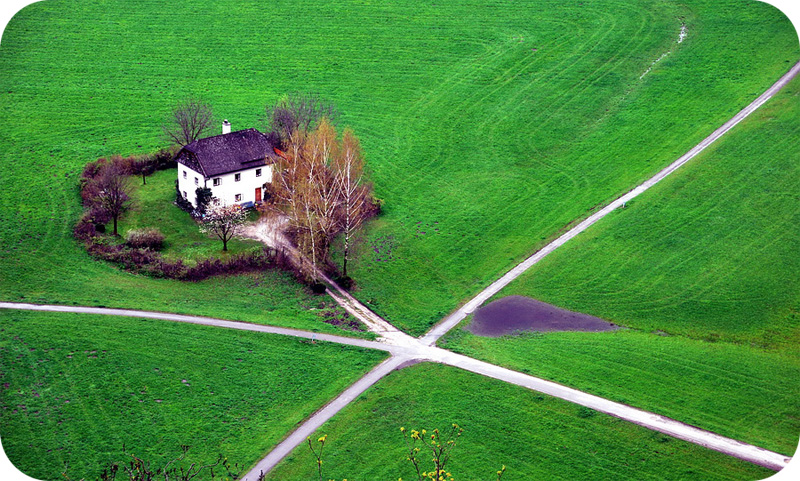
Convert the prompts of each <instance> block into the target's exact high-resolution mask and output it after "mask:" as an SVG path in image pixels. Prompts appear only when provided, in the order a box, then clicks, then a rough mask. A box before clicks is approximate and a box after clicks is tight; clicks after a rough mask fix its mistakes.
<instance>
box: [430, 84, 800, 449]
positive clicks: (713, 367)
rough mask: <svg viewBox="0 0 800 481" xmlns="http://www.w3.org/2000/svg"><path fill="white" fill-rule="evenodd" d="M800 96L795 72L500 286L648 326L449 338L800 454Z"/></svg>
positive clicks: (495, 358) (483, 354) (463, 348)
mask: <svg viewBox="0 0 800 481" xmlns="http://www.w3.org/2000/svg"><path fill="white" fill-rule="evenodd" d="M799 96H800V80H795V81H793V82H792V83H791V84H790V85H789V86H787V88H786V89H785V90H784V91H783V92H781V93H780V94H779V95H778V96H777V97H775V98H774V99H773V100H771V101H770V102H769V103H768V104H767V105H765V106H764V107H762V109H761V110H759V111H758V112H756V113H755V114H754V115H753V116H752V117H750V118H749V119H748V120H746V121H745V122H744V123H742V124H740V126H738V127H737V128H736V130H735V131H733V132H731V133H730V134H729V136H728V137H726V138H725V139H723V140H722V141H721V142H719V143H718V144H716V145H715V146H714V147H712V148H711V149H709V150H708V151H707V152H705V153H703V154H702V155H701V156H700V157H698V158H697V159H696V160H695V161H693V162H692V163H691V164H689V165H686V166H684V167H683V168H682V170H681V171H679V172H678V173H676V174H675V175H674V176H673V177H671V178H668V179H666V180H664V181H663V182H662V183H660V184H659V185H657V186H656V187H654V188H652V189H651V190H649V191H648V192H646V193H645V194H643V195H642V196H641V197H639V198H637V199H636V200H635V201H634V202H632V203H630V204H629V205H628V207H626V208H625V209H620V210H617V211H615V212H614V213H612V214H611V215H609V216H608V217H606V218H605V219H603V220H602V221H600V222H599V223H598V224H596V225H595V226H593V227H592V228H590V229H589V230H588V231H586V232H585V233H583V234H581V235H580V236H578V237H577V238H575V239H573V240H571V241H570V242H569V243H568V244H566V245H564V246H563V247H561V248H559V249H558V250H557V251H556V252H554V253H553V254H551V255H550V256H548V257H547V258H545V260H543V261H542V262H540V263H539V264H537V265H536V266H535V267H534V268H532V269H531V270H530V271H528V272H527V273H526V274H525V275H523V276H522V277H520V278H519V279H518V280H516V281H514V282H513V283H511V284H510V285H509V286H508V287H507V288H506V289H504V290H503V291H501V293H500V294H499V295H498V296H505V295H513V294H516V295H528V296H532V297H535V298H537V299H541V300H544V301H547V302H551V303H555V304H558V305H560V306H564V307H567V308H569V309H573V310H576V311H581V312H587V313H590V314H594V315H598V316H601V317H604V318H606V319H609V320H612V321H613V322H615V323H617V324H621V325H625V326H629V327H632V328H634V329H637V331H635V332H617V333H603V334H588V333H563V334H546V335H543V336H523V337H519V338H507V339H482V338H479V337H475V336H472V335H470V334H468V333H466V332H454V333H453V335H452V336H451V338H450V339H447V340H446V342H445V345H446V346H447V347H448V348H451V349H454V350H457V351H460V352H464V353H468V354H470V355H473V356H476V357H480V358H483V359H486V360H489V361H492V362H496V363H499V364H502V365H505V366H509V367H511V368H513V369H517V370H523V371H526V372H531V373H532V374H534V375H538V376H543V377H546V378H549V379H554V380H557V381H559V382H563V383H564V384H568V385H571V386H574V387H577V388H579V389H585V390H588V391H590V392H593V393H596V394H598V395H601V396H605V397H610V398H612V399H616V400H619V401H622V402H626V403H629V404H632V405H634V406H637V407H642V408H644V409H650V410H654V411H656V412H658V413H660V414H665V415H667V416H671V417H674V418H676V419H678V420H681V421H685V422H688V423H691V424H695V425H697V426H699V427H702V428H705V429H709V430H712V431H715V432H719V433H720V434H723V435H726V436H730V437H733V438H736V439H741V440H744V441H748V442H752V443H754V444H757V445H759V446H764V447H767V448H769V449H774V450H778V451H781V452H783V453H786V454H792V453H793V452H794V450H795V449H796V447H797V438H798V433H800V422H798V413H800V403H798V401H797V399H798V394H799V393H800V355H799V354H798V350H797V342H798V340H800V316H798V311H799V310H800V284H798V279H800V259H799V258H798V256H797V252H800V235H798V230H797V225H798V223H800V209H799V208H798V205H799V204H798V202H797V200H798V195H800V181H798V179H800V102H798V97H799ZM652 331H661V332H662V333H670V334H677V336H675V337H661V336H658V335H656V334H653V333H652ZM689 338H691V339H689Z"/></svg>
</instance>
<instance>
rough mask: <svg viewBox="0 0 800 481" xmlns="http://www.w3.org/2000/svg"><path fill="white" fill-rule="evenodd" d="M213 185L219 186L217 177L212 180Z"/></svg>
mask: <svg viewBox="0 0 800 481" xmlns="http://www.w3.org/2000/svg"><path fill="white" fill-rule="evenodd" d="M214 185H215V186H217V185H219V177H217V178H216V179H214Z"/></svg>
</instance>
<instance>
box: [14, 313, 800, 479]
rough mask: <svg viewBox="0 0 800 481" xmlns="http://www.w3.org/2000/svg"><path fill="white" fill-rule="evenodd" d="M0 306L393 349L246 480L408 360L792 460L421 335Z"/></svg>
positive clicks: (754, 459) (724, 448)
mask: <svg viewBox="0 0 800 481" xmlns="http://www.w3.org/2000/svg"><path fill="white" fill-rule="evenodd" d="M0 309H21V310H34V311H49V312H65V313H82V314H102V315H113V316H125V317H138V318H149V319H161V320H166V321H173V322H187V323H191V324H201V325H206V326H215V327H221V328H226V329H241V330H248V331H257V332H265V333H270V334H282V335H287V336H294V337H302V338H306V339H317V340H320V341H328V342H335V343H340V344H347V345H351V346H359V347H364V348H369V349H380V350H382V351H387V352H389V353H391V354H392V355H391V357H390V358H389V359H387V360H386V361H384V362H383V363H381V364H379V365H378V366H377V367H375V368H374V369H372V370H371V371H370V372H369V373H367V374H366V375H365V376H363V377H362V378H361V379H359V380H358V381H356V382H355V383H354V384H352V385H351V386H350V387H349V388H347V390H345V391H344V392H342V394H340V395H339V396H337V397H336V398H335V399H334V400H332V401H331V402H329V403H328V404H326V405H325V406H324V407H322V408H321V409H320V410H319V411H317V412H316V413H314V414H313V415H312V416H311V417H310V418H308V419H307V420H306V421H304V422H303V423H302V424H301V425H300V426H298V428H297V429H296V430H294V431H292V432H291V433H290V434H289V435H288V436H287V437H286V438H285V439H284V440H283V441H282V442H281V443H280V444H279V445H278V446H276V447H275V448H273V450H272V451H270V452H269V454H267V456H266V457H264V458H263V459H262V460H261V461H259V463H258V464H257V465H256V466H255V467H254V468H253V469H252V470H250V472H248V473H247V474H246V475H245V476H244V477H242V480H249V481H256V480H257V479H258V477H259V475H260V474H261V473H262V472H268V471H269V470H270V469H272V468H273V467H274V466H275V465H276V464H277V463H278V462H279V461H280V460H281V459H283V458H284V457H285V456H286V455H287V454H289V453H290V452H291V451H292V449H294V448H296V447H297V446H299V445H300V444H302V443H303V442H304V441H305V439H306V437H307V436H310V435H311V434H313V433H314V431H315V430H316V429H318V428H319V427H320V426H321V425H322V424H323V423H324V422H325V421H327V420H328V419H330V418H331V417H333V416H334V415H335V414H336V413H337V412H339V411H340V410H342V409H343V408H344V407H345V406H347V405H348V404H349V403H350V402H352V401H353V400H354V399H356V398H357V397H358V396H359V395H360V394H361V393H363V392H364V391H366V390H367V389H368V388H369V387H370V386H372V385H373V384H375V383H376V382H378V381H379V380H381V379H382V378H383V377H384V376H386V375H387V374H389V373H390V372H392V371H393V370H395V369H400V368H403V367H405V366H407V365H410V364H414V363H415V362H420V361H431V362H438V363H441V364H446V365H449V366H454V367H458V368H461V369H465V370H467V371H471V372H474V373H477V374H481V375H483V376H488V377H491V378H494V379H498V380H501V381H504V382H508V383H511V384H515V385H517V386H521V387H524V388H527V389H531V390H533V391H537V392H541V393H544V394H547V395H550V396H554V397H557V398H560V399H564V400H566V401H569V402H573V403H575V404H579V405H581V406H586V407H589V408H591V409H594V410H596V411H600V412H603V413H606V414H610V415H612V416H615V417H618V418H620V419H624V420H626V421H630V422H632V423H635V424H638V425H640V426H643V427H646V428H648V429H652V430H655V431H659V432H662V433H664V434H668V435H670V436H674V437H677V438H679V439H683V440H685V441H689V442H691V443H695V444H699V445H701V446H705V447H707V448H710V449H714V450H716V451H720V452H722V453H725V454H728V455H730V456H735V457H737V458H739V459H743V460H745V461H749V462H751V463H755V464H758V465H761V466H764V467H766V468H769V469H774V470H780V469H783V468H784V467H785V466H786V465H787V464H788V463H789V460H790V458H789V457H787V456H784V455H782V454H779V453H774V452H772V451H767V450H766V449H762V448H759V447H757V446H752V445H749V444H745V443H742V442H739V441H736V440H734V439H730V438H725V437H722V436H719V435H717V434H714V433H712V432H709V431H705V430H702V429H699V428H696V427H694V426H690V425H688V424H684V423H682V422H680V421H676V420H674V419H670V418H667V417H664V416H660V415H658V414H654V413H651V412H647V411H643V410H640V409H636V408H633V407H631V406H627V405H625V404H620V403H617V402H614V401H609V400H607V399H603V398H601V397H598V396H594V395H591V394H587V393H584V392H582V391H579V390H577V389H572V388H569V387H566V386H563V385H561V384H558V383H555V382H552V381H547V380H545V379H540V378H537V377H534V376H530V375H527V374H523V373H520V372H517V371H512V370H510V369H506V368H504V367H500V366H495V365H493V364H490V363H488V362H484V361H479V360H477V359H473V358H470V357H467V356H464V355H461V354H456V353H454V352H451V351H447V350H445V349H441V348H438V347H432V346H428V345H425V344H423V343H422V342H420V341H419V340H418V339H414V338H411V337H410V336H407V337H409V339H411V341H409V342H407V343H404V344H401V345H398V344H395V343H394V342H397V341H396V340H395V341H394V342H393V341H392V340H389V341H388V342H375V341H367V340H364V339H353V338H348V337H342V336H334V335H330V334H320V333H314V332H309V331H301V330H296V329H287V328H280V327H272V326H263V325H259V324H249V323H246V322H235V321H226V320H223V319H214V318H208V317H199V316H186V315H181V314H170V313H164V312H151V311H137V310H132V309H109V308H100V307H80V306H54V305H36V304H22V303H13V302H0Z"/></svg>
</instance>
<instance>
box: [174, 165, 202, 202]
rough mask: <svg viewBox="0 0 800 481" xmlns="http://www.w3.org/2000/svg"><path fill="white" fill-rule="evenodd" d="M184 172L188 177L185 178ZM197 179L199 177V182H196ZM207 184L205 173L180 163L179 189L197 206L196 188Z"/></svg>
mask: <svg viewBox="0 0 800 481" xmlns="http://www.w3.org/2000/svg"><path fill="white" fill-rule="evenodd" d="M184 172H186V178H184ZM195 179H197V183H196V184H195ZM204 185H205V178H204V177H203V174H201V173H200V172H196V171H194V170H192V169H190V168H189V167H187V166H185V165H183V164H181V163H178V190H180V191H181V193H184V194H183V196H184V197H185V198H186V200H188V201H189V202H191V203H192V205H193V206H195V207H197V202H196V199H195V197H196V196H195V193H194V191H195V189H197V188H198V187H203V186H204Z"/></svg>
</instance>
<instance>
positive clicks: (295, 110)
mask: <svg viewBox="0 0 800 481" xmlns="http://www.w3.org/2000/svg"><path fill="white" fill-rule="evenodd" d="M265 113H266V129H267V130H269V131H271V132H275V133H276V134H277V136H278V139H277V140H279V142H280V143H281V147H284V148H285V147H286V146H287V144H288V141H289V140H290V138H291V137H292V135H293V134H294V132H296V131H300V132H301V133H308V132H310V131H311V129H312V128H314V127H316V126H317V124H318V123H319V122H320V121H321V120H322V119H323V118H327V119H328V121H332V120H333V119H335V118H336V116H337V112H336V109H335V108H334V106H333V104H332V103H330V102H327V101H325V100H322V98H320V96H319V95H317V94H313V93H307V94H301V93H293V94H289V95H288V96H286V97H283V98H281V99H280V100H278V101H277V102H276V103H275V105H267V106H266V109H265Z"/></svg>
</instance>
